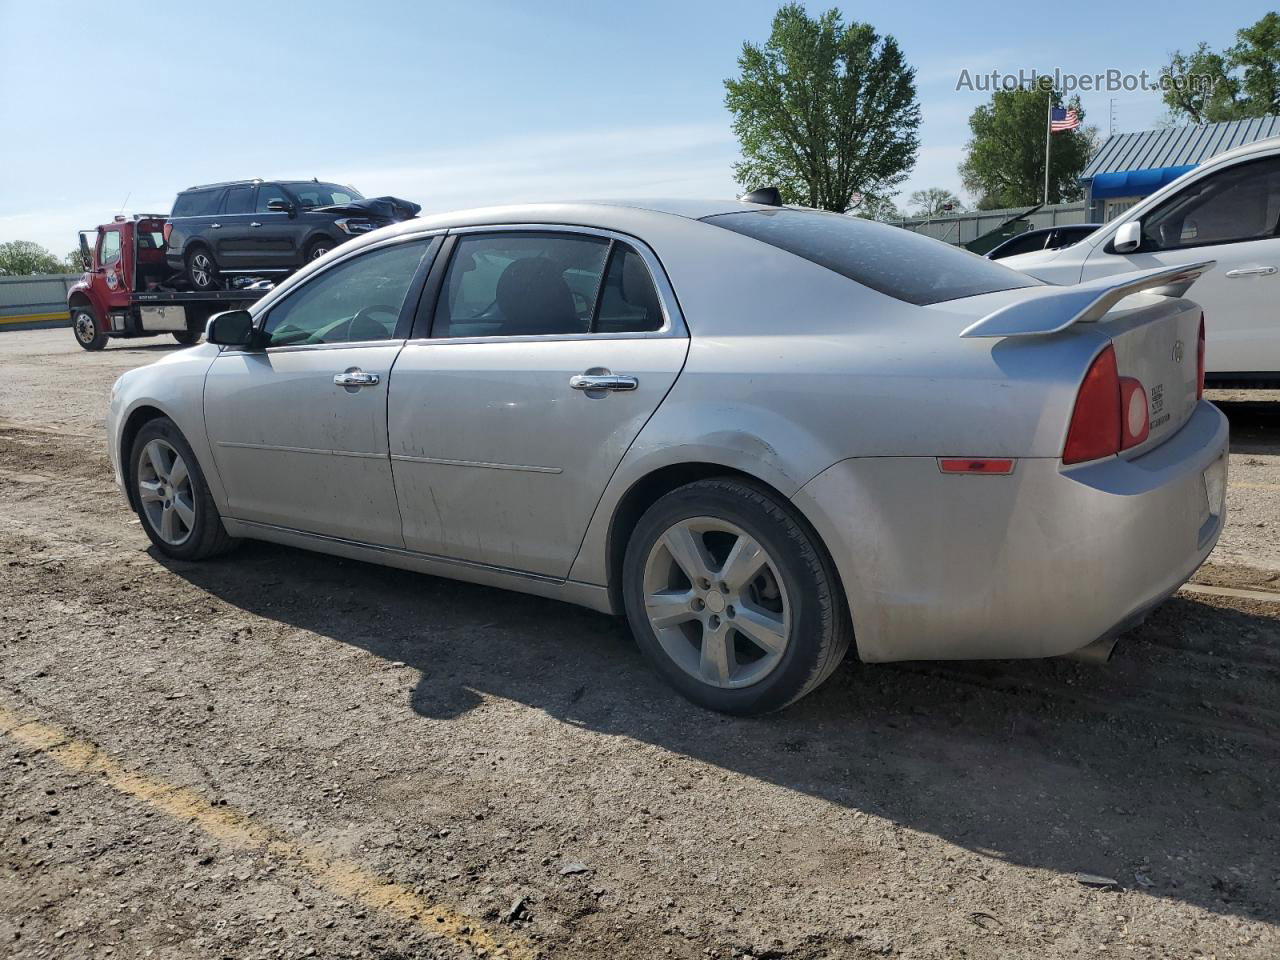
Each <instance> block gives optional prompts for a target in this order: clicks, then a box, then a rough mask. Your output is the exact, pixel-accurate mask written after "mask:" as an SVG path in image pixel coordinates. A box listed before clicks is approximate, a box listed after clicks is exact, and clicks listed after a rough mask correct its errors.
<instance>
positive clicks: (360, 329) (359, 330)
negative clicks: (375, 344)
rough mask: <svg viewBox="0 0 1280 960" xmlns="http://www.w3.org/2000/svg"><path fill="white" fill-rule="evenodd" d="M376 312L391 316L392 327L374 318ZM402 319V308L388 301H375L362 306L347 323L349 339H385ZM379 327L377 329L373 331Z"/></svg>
mask: <svg viewBox="0 0 1280 960" xmlns="http://www.w3.org/2000/svg"><path fill="white" fill-rule="evenodd" d="M375 313H386V314H390V316H391V318H392V319H391V329H390V330H388V329H387V327H386V325H385V324H383V323H382V322H381V321H379V320H375V319H374V318H373V314H375ZM398 319H400V309H399V308H398V307H393V306H391V305H389V304H386V303H375V304H372V305H370V306H367V307H361V308H360V309H359V310H357V311H356V315H355V316H354V317H352V318H351V320H350V322H349V323H348V324H347V340H349V341H353V340H384V339H386V337H387V336H389V335H390V334H391V333H393V332H394V331H395V325H396V321H397V320H398ZM371 325H372V326H371ZM373 327H377V331H376V332H374V331H373Z"/></svg>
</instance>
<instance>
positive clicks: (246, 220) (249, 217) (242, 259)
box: [210, 183, 259, 272]
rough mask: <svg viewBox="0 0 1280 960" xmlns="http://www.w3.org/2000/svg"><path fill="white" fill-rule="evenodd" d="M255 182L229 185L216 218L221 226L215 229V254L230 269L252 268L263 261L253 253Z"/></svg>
mask: <svg viewBox="0 0 1280 960" xmlns="http://www.w3.org/2000/svg"><path fill="white" fill-rule="evenodd" d="M255 189H256V188H255V186H254V185H253V184H252V183H242V184H238V185H237V186H234V187H228V188H227V192H226V193H225V194H224V195H223V200H222V211H221V213H219V214H218V216H217V217H216V218H215V219H216V220H217V222H218V224H219V226H218V229H217V230H215V231H212V232H211V234H210V236H212V237H213V238H214V245H215V250H214V255H215V256H216V257H217V258H218V265H219V266H220V267H221V268H222V269H223V270H224V271H227V272H239V271H242V270H252V269H254V268H255V267H257V266H259V264H257V263H254V257H253V238H252V236H251V234H252V233H253V229H252V227H251V224H252V222H253V194H254V190H255Z"/></svg>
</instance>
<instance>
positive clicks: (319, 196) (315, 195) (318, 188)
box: [285, 182, 364, 208]
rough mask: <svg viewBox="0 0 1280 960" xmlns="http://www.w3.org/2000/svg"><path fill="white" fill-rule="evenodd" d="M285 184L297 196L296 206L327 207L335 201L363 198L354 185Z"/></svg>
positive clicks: (344, 201)
mask: <svg viewBox="0 0 1280 960" xmlns="http://www.w3.org/2000/svg"><path fill="white" fill-rule="evenodd" d="M285 186H286V187H288V188H289V192H290V193H292V194H293V195H294V196H295V197H297V199H298V206H300V207H304V208H311V207H328V206H331V205H333V204H335V203H350V202H351V201H352V200H363V199H364V197H363V196H361V195H360V191H359V190H357V189H356V188H355V187H340V186H338V184H336V183H314V182H310V183H308V182H302V183H286V184H285Z"/></svg>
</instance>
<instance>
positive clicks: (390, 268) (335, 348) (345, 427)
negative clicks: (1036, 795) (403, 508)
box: [205, 236, 439, 546]
mask: <svg viewBox="0 0 1280 960" xmlns="http://www.w3.org/2000/svg"><path fill="white" fill-rule="evenodd" d="M438 245H439V240H438V239H437V238H434V237H420V236H419V237H415V238H412V239H410V240H407V241H394V242H391V243H389V244H384V245H381V246H377V247H374V248H372V249H370V250H367V251H362V252H360V253H358V254H356V255H355V256H353V257H349V258H347V259H344V260H342V261H339V262H338V263H336V264H334V265H333V266H332V267H330V268H329V269H327V270H324V271H322V272H321V273H318V274H316V275H315V276H314V277H311V278H309V279H308V280H307V281H306V282H305V283H303V284H301V285H300V286H298V287H296V288H294V289H293V290H291V291H290V292H289V293H287V294H286V295H285V296H284V297H283V298H282V299H280V300H277V301H276V302H274V303H272V304H270V305H268V307H267V308H266V311H265V314H264V316H262V317H260V318H259V326H260V329H261V330H262V331H263V336H264V337H265V338H266V346H265V347H264V348H263V349H258V350H232V349H227V350H223V352H222V353H221V354H220V355H219V356H218V358H217V359H216V360H214V362H213V365H212V366H211V367H210V370H209V374H208V377H207V379H206V381H205V424H206V429H207V431H208V435H209V442H210V445H211V446H212V448H213V455H214V461H215V463H216V465H217V468H218V474H219V476H220V477H221V479H222V483H223V486H224V488H225V489H226V491H227V515H228V516H229V517H232V518H234V519H237V520H248V521H253V522H256V523H264V524H271V525H274V526H279V527H287V528H290V529H295V530H303V531H307V532H310V533H317V534H322V535H326V536H332V537H341V538H343V539H348V540H357V541H361V542H366V543H374V544H380V545H384V546H400V545H401V544H402V540H401V532H400V515H399V512H398V510H397V507H396V496H395V487H394V485H393V482H392V476H391V463H390V460H389V459H388V450H387V387H388V377H389V374H390V372H391V367H392V364H393V363H394V362H395V359H396V355H397V354H398V353H399V352H400V350H401V348H402V347H403V345H404V337H405V335H406V333H407V332H408V327H409V324H410V323H411V322H412V313H413V310H414V307H415V306H416V300H417V295H418V293H419V292H420V290H421V284H422V283H423V280H424V277H425V271H426V269H427V267H428V266H429V261H430V259H431V256H432V254H433V253H434V251H435V250H436V249H437V247H438Z"/></svg>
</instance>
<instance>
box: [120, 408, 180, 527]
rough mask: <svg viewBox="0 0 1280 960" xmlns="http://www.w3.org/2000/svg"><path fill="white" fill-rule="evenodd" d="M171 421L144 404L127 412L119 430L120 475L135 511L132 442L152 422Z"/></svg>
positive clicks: (157, 409)
mask: <svg viewBox="0 0 1280 960" xmlns="http://www.w3.org/2000/svg"><path fill="white" fill-rule="evenodd" d="M161 418H163V419H166V420H172V419H173V418H172V417H170V416H169V415H168V414H167V413H165V412H164V411H163V410H161V409H160V408H159V407H156V406H152V405H151V404H148V403H144V404H140V405H139V406H137V407H135V408H134V409H133V410H131V411H129V416H128V417H126V418H125V421H124V426H123V427H121V429H120V448H119V450H118V451H117V452H118V454H119V456H120V475H121V476H122V477H124V481H125V484H124V488H125V495H126V496H128V498H129V506H130V507H132V508H133V509H134V510H135V511H136V510H137V509H138V494H137V491H136V490H134V484H133V483H132V482H131V477H130V474H131V472H132V470H133V464H132V463H131V460H132V458H131V457H130V456H129V454H130V453H131V452H132V451H133V441H134V440H135V439H136V438H137V436H138V434H139V433H140V432H141V430H142V428H143V427H145V426H146V425H147V424H148V423H150V422H151V421H152V420H159V419H161Z"/></svg>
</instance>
